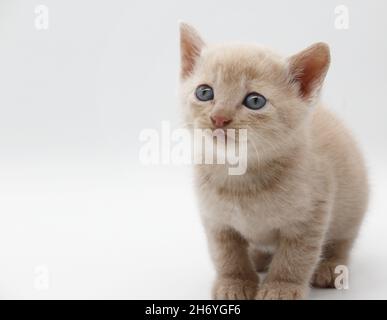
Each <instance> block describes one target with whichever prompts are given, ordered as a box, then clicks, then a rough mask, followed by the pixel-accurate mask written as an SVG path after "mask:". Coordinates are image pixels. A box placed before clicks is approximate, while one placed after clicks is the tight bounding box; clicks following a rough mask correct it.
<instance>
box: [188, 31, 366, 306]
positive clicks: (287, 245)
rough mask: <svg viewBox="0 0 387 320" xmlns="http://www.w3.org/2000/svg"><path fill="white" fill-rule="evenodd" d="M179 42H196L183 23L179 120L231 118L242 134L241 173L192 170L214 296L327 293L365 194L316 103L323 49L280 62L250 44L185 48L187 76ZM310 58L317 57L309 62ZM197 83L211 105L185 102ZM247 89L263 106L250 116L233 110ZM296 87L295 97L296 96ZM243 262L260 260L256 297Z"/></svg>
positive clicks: (346, 139) (356, 159)
mask: <svg viewBox="0 0 387 320" xmlns="http://www.w3.org/2000/svg"><path fill="white" fill-rule="evenodd" d="M187 32H188V33H187ZM184 33H186V35H185V36H186V37H185V38H184ZM187 35H188V40H189V41H190V42H189V43H190V44H197V45H198V46H204V43H203V42H201V40H200V38H198V36H197V34H196V33H194V31H193V30H192V29H190V28H189V27H187V26H183V29H182V50H183V52H182V53H183V84H182V97H183V105H185V106H187V107H188V112H187V113H186V114H187V117H188V120H190V121H191V122H193V123H194V126H195V127H203V126H206V125H207V126H208V127H211V123H210V122H206V121H208V119H207V118H208V114H211V112H212V113H213V112H222V114H227V115H228V116H230V117H232V119H233V122H232V123H231V127H232V128H236V129H238V128H239V129H240V128H245V127H246V128H247V129H248V130H249V136H248V141H249V144H248V162H247V164H248V166H247V172H246V173H245V174H244V175H236V176H234V175H229V174H228V171H227V169H228V167H227V166H223V165H197V166H196V168H195V176H196V182H197V194H198V198H199V205H200V209H201V215H202V220H203V223H204V226H205V229H206V233H207V236H208V240H209V246H210V251H211V254H212V257H213V260H214V263H215V267H216V269H217V273H218V278H217V280H216V282H215V286H214V297H215V298H239V299H241V298H253V297H256V298H266V299H277V298H280V299H293V298H303V297H305V295H306V291H307V287H308V285H309V283H310V282H312V283H313V284H314V285H316V286H320V287H331V286H333V284H334V269H335V267H336V266H337V265H346V264H347V262H348V253H349V250H350V248H351V246H352V243H353V241H354V239H355V237H356V235H357V233H358V229H359V226H360V222H361V220H362V217H363V215H364V212H365V210H366V205H367V193H368V191H367V181H366V173H365V169H364V164H363V160H362V157H361V154H360V153H359V151H358V149H357V147H356V144H355V143H354V141H353V139H352V138H351V136H350V135H349V133H348V131H347V130H346V129H345V128H344V126H343V125H342V124H341V123H340V122H339V121H338V120H337V119H336V118H335V117H334V116H333V115H332V114H331V113H330V112H329V111H327V110H326V109H325V108H324V107H322V106H320V105H319V104H318V103H317V98H318V92H319V86H321V84H322V81H323V78H324V76H325V73H326V70H327V66H326V65H325V64H327V65H329V52H328V58H327V57H326V56H325V55H326V52H325V51H324V50H326V48H325V47H323V45H319V46H320V47H317V48H313V50H315V51H316V52H314V51H313V50H311V49H308V50H309V51H308V50H307V51H305V52H303V53H302V54H301V55H298V56H295V57H294V58H293V59H291V60H283V59H281V58H279V57H277V56H275V55H273V54H272V53H271V52H269V51H267V50H264V49H257V48H255V47H232V46H230V47H227V46H226V47H221V48H215V49H211V48H209V49H206V50H207V51H205V49H203V50H202V48H200V50H198V48H194V49H195V50H193V51H192V52H193V53H194V54H197V61H196V62H195V63H194V61H195V60H194V59H191V64H192V69H191V70H189V73H186V74H184V72H185V71H184V59H186V58H187V56H184V54H187V52H188V51H187V48H185V47H184V44H185V43H184V40H187ZM195 41H196V42H195ZM185 50H186V51H185ZM203 51H204V52H203ZM312 51H313V52H312ZM310 52H312V53H313V54H314V55H315V56H316V55H317V57H320V58H321V59H320V58H319V59H320V60H319V61H314V60H313V59H315V58H313V57H312V58H310V57H309V55H310ZM188 53H189V52H188ZM193 57H194V56H193ZM308 59H311V60H312V61H311V62H310V61H306V60H308ZM324 59H325V60H326V61H325V60H324ZM186 60H187V59H186ZM188 60H189V59H188ZM300 61H301V62H302V64H303V65H304V72H303V71H302V70H301V72H300V73H301V74H302V75H301V76H299V77H300V78H301V77H304V79H299V78H297V81H298V82H299V83H298V84H297V83H296V81H293V80H292V81H289V79H288V77H290V76H291V73H292V64H297V68H298V67H299V65H298V64H300ZM305 61H306V62H305ZM306 63H308V64H309V65H306ZM289 66H290V67H289ZM188 69H189V68H188ZM188 69H187V70H188ZM298 72H299V69H297V71H295V74H296V75H297V76H298V74H299V73H298ZM302 72H303V73H302ZM308 72H309V73H310V75H309V76H308V74H307V73H308ZM215 75H216V76H215ZM305 75H306V76H305ZM308 77H309V78H310V79H309V78H308ZM295 78H296V76H295ZM305 78H308V79H305ZM302 81H304V83H302V85H301V84H300V83H301V82H302ZM309 82H311V83H309ZM200 83H211V84H212V86H213V87H214V88H216V89H215V92H216V93H218V92H219V94H218V96H219V99H218V100H216V99H214V102H213V103H212V104H211V105H205V104H203V106H201V105H199V104H198V102H196V101H193V100H192V96H191V92H192V89H193V88H194V86H196V85H198V84H200ZM295 83H296V84H295ZM249 87H251V88H249ZM246 88H248V89H246ZM252 89H254V90H256V91H257V92H258V90H259V92H260V93H262V92H264V93H265V94H266V96H267V97H269V99H270V105H269V106H267V109H262V111H261V110H258V111H254V113H252V112H250V111H246V110H245V109H243V108H240V107H239V106H238V102H237V101H238V99H239V100H240V99H241V98H240V97H239V93H238V92H239V91H243V90H247V91H249V90H250V91H251V90H252ZM301 90H304V92H303V95H302V96H301V94H298V93H297V92H299V91H301ZM233 99H234V100H233ZM236 106H237V107H236ZM265 108H266V107H265ZM272 254H274V255H273V258H271V255H272ZM252 262H254V263H255V267H256V268H257V269H259V270H262V269H266V268H267V267H268V264H269V263H270V266H269V272H268V275H267V277H266V279H265V282H264V283H263V284H261V285H260V286H259V289H258V291H257V287H258V282H259V279H258V276H257V274H256V272H255V270H254V268H253V263H252Z"/></svg>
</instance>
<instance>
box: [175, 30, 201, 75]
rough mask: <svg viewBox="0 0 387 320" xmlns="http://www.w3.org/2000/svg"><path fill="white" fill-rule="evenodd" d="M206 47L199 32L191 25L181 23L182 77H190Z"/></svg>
mask: <svg viewBox="0 0 387 320" xmlns="http://www.w3.org/2000/svg"><path fill="white" fill-rule="evenodd" d="M204 46H205V44H204V41H203V40H202V38H201V37H200V36H199V34H198V32H197V31H196V30H195V29H194V28H193V27H191V26H190V25H189V24H187V23H184V22H181V23H180V55H181V77H182V78H183V79H184V78H186V77H187V76H189V75H190V73H191V72H192V70H193V69H194V67H195V64H196V62H197V59H198V58H199V56H200V53H201V51H202V49H203V47H204Z"/></svg>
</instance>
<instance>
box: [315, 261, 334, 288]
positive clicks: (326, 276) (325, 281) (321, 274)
mask: <svg viewBox="0 0 387 320" xmlns="http://www.w3.org/2000/svg"><path fill="white" fill-rule="evenodd" d="M336 267H337V263H333V262H329V261H322V262H320V264H319V265H318V266H317V269H316V270H315V272H314V274H313V277H312V286H313V287H316V288H334V287H335V279H336V274H335V268H336Z"/></svg>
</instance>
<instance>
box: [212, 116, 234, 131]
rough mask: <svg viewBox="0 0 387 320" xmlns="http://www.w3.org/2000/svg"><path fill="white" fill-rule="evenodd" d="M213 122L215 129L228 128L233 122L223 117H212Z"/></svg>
mask: <svg viewBox="0 0 387 320" xmlns="http://www.w3.org/2000/svg"><path fill="white" fill-rule="evenodd" d="M211 121H212V123H213V124H214V126H215V127H217V128H222V127H225V126H227V125H228V124H229V123H230V122H231V119H229V118H226V117H223V116H211Z"/></svg>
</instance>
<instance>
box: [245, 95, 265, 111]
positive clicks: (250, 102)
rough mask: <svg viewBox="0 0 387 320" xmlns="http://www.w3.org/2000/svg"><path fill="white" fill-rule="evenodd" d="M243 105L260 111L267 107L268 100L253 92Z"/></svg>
mask: <svg viewBox="0 0 387 320" xmlns="http://www.w3.org/2000/svg"><path fill="white" fill-rule="evenodd" d="M243 104H244V105H245V106H246V107H247V108H249V109H252V110H258V109H261V108H263V107H264V106H265V104H266V98H265V97H264V96H263V95H261V94H259V93H256V92H252V93H249V94H248V95H247V96H246V98H245V100H244V101H243Z"/></svg>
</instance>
